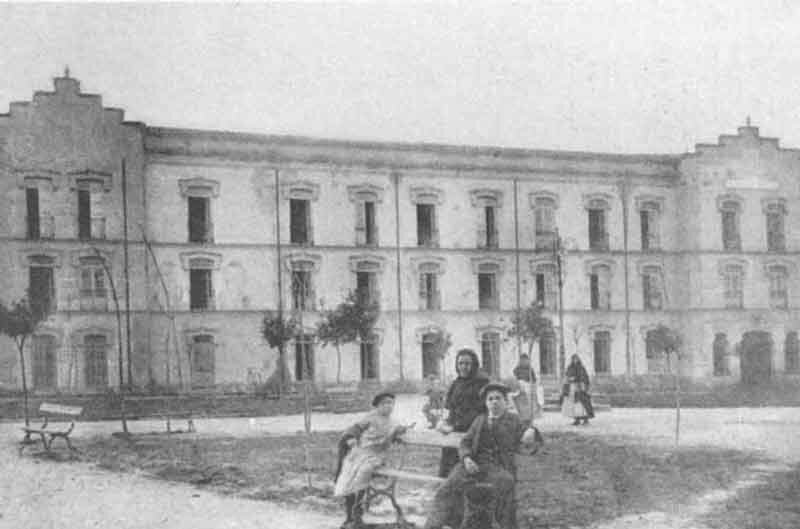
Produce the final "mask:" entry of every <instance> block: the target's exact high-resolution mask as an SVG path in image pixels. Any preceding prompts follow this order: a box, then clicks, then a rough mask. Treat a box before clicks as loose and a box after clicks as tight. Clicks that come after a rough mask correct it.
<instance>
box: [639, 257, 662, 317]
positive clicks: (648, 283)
mask: <svg viewBox="0 0 800 529" xmlns="http://www.w3.org/2000/svg"><path fill="white" fill-rule="evenodd" d="M641 274H642V302H643V307H644V310H661V309H662V308H664V280H663V274H662V273H661V268H660V267H658V266H644V267H642V272H641Z"/></svg>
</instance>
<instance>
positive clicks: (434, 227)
mask: <svg viewBox="0 0 800 529" xmlns="http://www.w3.org/2000/svg"><path fill="white" fill-rule="evenodd" d="M430 212H431V217H430V220H431V243H432V244H433V245H434V246H438V245H439V223H438V222H436V206H433V205H431V207H430Z"/></svg>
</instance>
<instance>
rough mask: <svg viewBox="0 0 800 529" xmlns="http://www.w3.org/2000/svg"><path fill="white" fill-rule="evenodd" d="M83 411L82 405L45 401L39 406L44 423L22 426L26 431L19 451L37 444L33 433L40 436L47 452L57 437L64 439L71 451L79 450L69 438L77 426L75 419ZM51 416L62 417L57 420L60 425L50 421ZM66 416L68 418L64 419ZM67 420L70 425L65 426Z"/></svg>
mask: <svg viewBox="0 0 800 529" xmlns="http://www.w3.org/2000/svg"><path fill="white" fill-rule="evenodd" d="M81 413H83V408H82V407H80V406H64V405H63V404H54V403H52V402H43V403H42V405H41V406H39V415H40V416H41V417H42V421H43V422H42V425H41V426H39V427H38V428H32V427H30V426H25V427H23V428H22V431H23V432H25V438H24V439H23V440H22V442H21V443H20V448H19V453H20V454H22V451H23V450H24V449H25V447H26V446H28V445H31V444H36V441H35V440H32V439H31V435H38V436H39V438H40V440H41V441H42V446H43V447H44V449H45V451H47V452H49V451H50V447H51V446H52V444H53V441H54V440H55V439H56V438H61V439H64V441H65V442H66V443H67V447H69V449H70V451H71V452H77V451H78V450H77V449H76V448H75V447H74V446H72V442H71V441H70V440H69V435H70V434H71V433H72V430H73V429H74V428H75V420H76V419H77V418H78V417H79V416H80V414H81ZM51 417H54V418H61V419H62V420H60V421H58V422H57V424H58V425H59V426H58V427H56V426H54V425H53V423H52V422H50V418H51ZM65 418H66V420H63V419H65ZM67 420H68V421H69V426H68V427H65V425H66V421H67Z"/></svg>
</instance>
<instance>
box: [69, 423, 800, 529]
mask: <svg viewBox="0 0 800 529" xmlns="http://www.w3.org/2000/svg"><path fill="white" fill-rule="evenodd" d="M337 437H338V436H337V434H335V433H315V434H313V435H312V436H311V437H306V436H304V435H296V436H282V437H261V438H233V437H202V436H198V435H194V434H185V435H171V436H168V435H141V436H138V435H137V436H133V437H132V438H131V439H128V440H126V439H117V438H110V437H96V438H94V439H92V440H90V441H89V442H87V443H82V446H80V447H79V448H80V449H81V456H80V459H81V460H83V461H84V462H87V461H88V462H92V463H95V464H97V465H98V466H99V467H101V468H104V469H108V470H112V471H119V472H133V471H141V472H143V473H144V474H145V475H147V476H150V477H152V478H155V479H164V480H168V481H178V482H185V483H190V484H193V485H195V486H197V487H202V488H208V489H211V490H214V491H216V492H218V493H221V494H235V495H237V496H243V497H248V498H253V499H259V500H269V501H273V502H276V503H279V504H282V505H284V506H290V507H295V508H302V509H310V510H315V511H319V512H325V513H329V514H334V513H339V512H340V511H341V507H340V505H339V501H338V500H337V499H336V498H333V497H332V496H331V491H332V481H331V478H332V474H333V469H334V465H335V447H336V441H337ZM306 442H307V444H308V453H309V455H310V458H309V459H310V465H308V468H306V464H305V457H304V453H305V448H304V445H305V444H306ZM438 457H439V453H438V451H437V450H435V449H431V448H412V449H410V450H409V451H408V453H406V454H405V456H404V460H405V461H407V462H410V463H407V464H406V465H405V467H406V468H409V469H413V470H419V471H424V472H429V473H431V474H433V473H435V471H436V468H437V465H438ZM763 462H764V460H763V459H761V458H760V457H759V456H758V455H756V454H753V453H748V452H743V451H735V450H724V449H720V448H713V447H712V448H683V449H680V450H677V451H666V450H664V449H660V448H653V447H643V446H642V445H641V444H640V443H634V442H632V441H630V440H626V439H623V438H619V439H613V440H609V439H607V438H603V439H600V438H595V437H591V436H587V435H579V434H577V433H552V434H549V435H548V436H547V437H546V444H545V446H544V448H543V449H542V450H540V452H539V453H538V454H537V455H535V456H521V457H520V459H519V475H518V478H519V481H518V491H517V493H518V499H519V508H518V516H519V521H520V524H519V525H520V528H521V529H530V528H544V527H547V528H551V529H554V528H568V527H570V528H574V527H588V526H589V525H591V524H593V523H598V522H603V521H608V520H612V519H614V518H617V517H619V516H624V515H631V514H637V513H647V512H651V511H664V512H676V513H680V512H681V511H682V510H683V508H684V506H686V505H687V504H689V503H691V502H692V500H694V499H696V498H697V497H698V496H700V495H702V494H704V493H707V492H711V491H714V490H719V489H726V488H730V487H732V486H733V485H734V484H735V483H736V482H737V481H739V480H742V479H744V478H745V477H746V476H748V475H749V474H750V473H751V472H752V470H751V469H752V468H753V466H754V465H757V464H759V463H763ZM306 470H307V471H308V473H306ZM795 472H797V471H795ZM308 476H310V486H309V481H308ZM799 477H800V476H798V475H797V473H795V474H793V475H792V476H787V477H785V478H781V481H780V483H781V485H780V486H779V487H778V488H779V489H780V490H781V491H783V492H781V493H780V494H783V493H784V492H785V493H788V492H792V493H794V494H795V497H796V494H797V485H793V487H794V488H791V487H789V485H790V484H791V481H790V479H791V478H794V479H795V480H797V479H798V478H799ZM787 487H789V488H787ZM776 490H777V489H776ZM742 494H747V492H746V491H744V492H742ZM431 496H432V492H431V491H420V489H418V488H415V487H408V488H407V489H403V490H401V503H404V502H405V503H404V505H406V506H407V507H408V508H407V511H408V513H410V514H421V513H424V511H425V509H426V502H427V501H428V500H429V499H430V497H431ZM781 497H782V496H781ZM775 501H776V502H781V499H780V498H778V497H776V498H775ZM780 505H781V507H784V506H785V503H783V502H781V503H780ZM766 507H768V505H766V504H765V508H766ZM764 512H765V513H766V512H767V509H765V511H764ZM796 514H797V512H795V515H796ZM732 519H733V518H732ZM791 525H792V524H790V526H791ZM793 525H794V526H798V524H793ZM715 527H719V528H720V529H722V528H725V529H727V528H728V527H733V526H732V525H727V526H726V525H717V526H715ZM737 527H738V526H737ZM753 527H756V526H755V525H754V526H753ZM758 527H767V526H765V525H758ZM775 527H778V526H775ZM782 527H786V525H783V526H782Z"/></svg>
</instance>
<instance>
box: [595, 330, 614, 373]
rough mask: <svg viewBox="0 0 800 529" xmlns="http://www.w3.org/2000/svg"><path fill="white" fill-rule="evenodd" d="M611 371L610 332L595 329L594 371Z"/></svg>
mask: <svg viewBox="0 0 800 529" xmlns="http://www.w3.org/2000/svg"><path fill="white" fill-rule="evenodd" d="M610 371H611V333H610V332H609V331H597V332H595V333H594V372H595V373H609V372H610Z"/></svg>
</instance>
